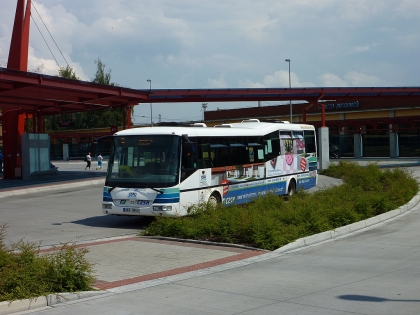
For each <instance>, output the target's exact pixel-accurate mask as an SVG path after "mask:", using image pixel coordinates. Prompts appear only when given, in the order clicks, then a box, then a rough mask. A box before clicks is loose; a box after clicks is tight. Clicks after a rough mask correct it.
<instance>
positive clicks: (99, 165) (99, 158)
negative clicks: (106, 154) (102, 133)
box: [96, 153, 104, 170]
mask: <svg viewBox="0 0 420 315" xmlns="http://www.w3.org/2000/svg"><path fill="white" fill-rule="evenodd" d="M103 159H104V158H103V157H102V155H101V154H100V153H99V154H98V167H97V168H96V169H97V170H101V169H102V160H103Z"/></svg>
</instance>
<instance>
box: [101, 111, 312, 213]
mask: <svg viewBox="0 0 420 315" xmlns="http://www.w3.org/2000/svg"><path fill="white" fill-rule="evenodd" d="M317 180H318V173H317V148H316V136H315V128H314V127H313V126H311V125H306V124H290V123H288V122H260V121H259V120H258V119H249V120H244V121H242V122H241V123H233V124H222V125H217V126H214V127H207V126H206V125H205V124H204V123H198V124H193V125H182V126H179V124H178V125H177V124H175V125H171V126H155V127H146V128H135V129H127V130H123V131H120V132H117V133H115V134H114V136H113V148H112V150H111V154H110V158H109V163H108V171H107V175H106V181H105V187H104V191H103V202H102V211H103V213H105V214H112V215H131V216H133V215H139V216H183V215H187V214H188V213H189V209H190V208H191V206H192V205H194V204H197V203H199V202H212V203H219V204H223V205H232V204H241V203H245V202H249V201H251V200H253V199H254V198H256V197H259V196H262V195H264V194H266V193H267V192H273V193H275V194H278V195H291V194H293V193H294V192H295V191H296V190H297V189H309V188H311V187H314V186H316V184H317Z"/></svg>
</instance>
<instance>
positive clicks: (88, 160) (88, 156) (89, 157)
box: [85, 152, 92, 170]
mask: <svg viewBox="0 0 420 315" xmlns="http://www.w3.org/2000/svg"><path fill="white" fill-rule="evenodd" d="M85 161H86V163H87V165H86V167H85V170H86V169H88V168H89V169H90V163H91V162H92V157H91V156H90V152H89V153H88V154H87V155H86V158H85Z"/></svg>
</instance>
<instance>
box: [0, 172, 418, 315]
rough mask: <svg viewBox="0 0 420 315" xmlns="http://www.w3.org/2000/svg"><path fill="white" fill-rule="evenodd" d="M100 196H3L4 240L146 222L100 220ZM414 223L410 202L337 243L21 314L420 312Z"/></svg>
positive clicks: (79, 191) (118, 230)
mask: <svg viewBox="0 0 420 315" xmlns="http://www.w3.org/2000/svg"><path fill="white" fill-rule="evenodd" d="M410 171H412V172H413V175H414V176H418V175H419V174H420V169H419V168H418V167H414V168H410ZM320 179H321V180H320V183H319V184H320V187H323V186H325V185H324V182H323V180H322V179H323V177H320ZM325 179H326V180H327V179H328V178H325ZM328 180H329V179H328ZM329 184H331V182H329ZM101 192H102V185H96V186H89V187H80V188H72V189H70V190H63V191H61V190H59V191H51V192H48V191H47V192H43V193H39V194H28V195H25V196H21V197H19V198H17V197H6V198H3V199H1V203H0V213H1V214H2V215H1V220H2V221H3V220H4V219H6V220H8V221H10V223H9V225H10V227H9V229H8V232H9V233H8V236H7V237H8V239H14V240H16V239H19V238H21V237H23V236H24V237H25V238H27V239H29V240H31V241H34V240H36V241H43V244H44V245H45V244H57V243H59V242H68V241H71V240H95V239H99V238H104V237H110V236H116V235H126V234H132V233H135V232H136V231H138V230H139V229H140V228H141V227H142V226H144V224H147V223H146V222H144V221H143V220H142V219H140V218H131V217H130V218H118V217H108V216H104V215H102V214H101V210H100V203H101V202H100V200H101V197H100V196H101ZM98 193H99V195H98ZM33 209H35V210H33ZM36 209H38V210H36ZM419 226H420V205H419V204H417V206H415V207H414V208H413V209H412V210H410V211H408V212H406V213H405V214H403V215H401V216H400V217H397V218H394V219H392V220H389V221H385V222H382V223H379V224H377V225H375V226H372V227H370V228H368V229H363V230H360V231H359V232H355V233H352V234H350V235H348V236H346V237H341V238H336V239H333V240H328V241H324V242H321V243H316V244H315V245H312V246H306V247H304V248H300V249H297V250H292V251H288V252H281V251H274V252H270V253H267V254H263V255H260V256H258V257H254V258H251V259H245V260H242V261H238V262H235V263H228V264H224V265H220V266H217V267H212V268H206V269H203V270H198V271H195V272H190V273H185V274H181V275H177V276H170V277H166V278H160V279H157V280H153V281H146V282H143V283H138V284H133V285H131V286H123V287H119V288H115V289H111V290H109V291H108V293H105V294H103V295H99V296H95V297H92V298H86V299H82V300H78V301H74V302H68V303H63V304H59V305H57V306H55V307H52V308H51V307H47V308H42V309H35V310H32V311H29V312H30V313H32V314H49V315H53V314H91V315H96V314H98V315H99V314H100V315H106V314H171V315H174V314H175V315H176V314H180V315H181V314H182V315H185V314H191V315H192V314H203V315H209V314H221V315H222V314H232V315H233V314H246V315H247V314H263V315H271V314H299V315H309V314H311V315H313V314H323V315H325V314H327V315H328V314H337V315H350V314H352V315H354V314H357V315H366V314H372V315H374V314H380V315H395V314H398V315H405V314H410V315H411V314H412V315H414V314H420V280H419V279H420V229H419ZM126 250H130V248H128V249H126ZM138 255H140V256H141V255H142V253H138ZM157 259H158V258H157ZM126 263H127V264H135V261H134V260H129V261H126ZM111 267H112V268H111V269H110V270H115V268H118V266H111ZM138 268H142V266H141V265H139V266H138ZM23 313H26V312H22V314H23Z"/></svg>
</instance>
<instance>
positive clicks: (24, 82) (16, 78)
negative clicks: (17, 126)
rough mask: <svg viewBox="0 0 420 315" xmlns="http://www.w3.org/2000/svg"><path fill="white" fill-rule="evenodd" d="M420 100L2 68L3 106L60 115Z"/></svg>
mask: <svg viewBox="0 0 420 315" xmlns="http://www.w3.org/2000/svg"><path fill="white" fill-rule="evenodd" d="M385 98H386V99H387V100H389V99H390V98H395V99H401V98H411V99H412V98H419V101H420V87H331V88H292V89H289V88H252V89H251V88H238V89H156V90H136V89H130V88H124V87H118V86H111V85H101V84H96V83H92V82H86V81H78V80H71V79H64V78H60V77H55V76H48V75H43V74H37V73H31V72H25V71H17V70H11V69H7V68H0V106H10V107H13V108H19V109H21V110H22V111H25V112H31V111H37V112H38V115H41V116H48V115H58V114H65V113H75V112H83V111H90V110H97V109H105V108H112V107H114V108H116V107H124V106H133V105H137V104H141V103H186V102H247V101H249V102H256V101H279V102H280V101H289V100H294V101H307V102H309V103H314V102H317V101H319V100H323V101H337V100H340V101H352V100H362V99H376V100H378V102H380V100H381V99H385Z"/></svg>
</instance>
